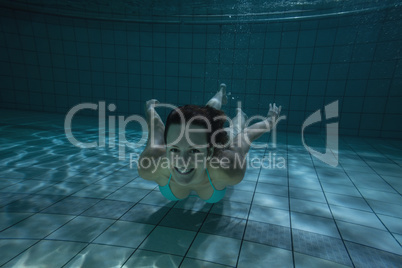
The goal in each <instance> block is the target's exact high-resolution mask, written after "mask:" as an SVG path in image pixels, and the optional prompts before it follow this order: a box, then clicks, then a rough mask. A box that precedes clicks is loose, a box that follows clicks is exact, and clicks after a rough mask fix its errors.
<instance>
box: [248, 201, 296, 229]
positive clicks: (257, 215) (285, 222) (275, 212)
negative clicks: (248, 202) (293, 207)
mask: <svg viewBox="0 0 402 268" xmlns="http://www.w3.org/2000/svg"><path fill="white" fill-rule="evenodd" d="M248 219H249V220H251V221H259V222H264V223H270V224H276V225H281V226H285V227H290V219H289V211H286V210H282V209H276V208H268V207H262V206H257V205H252V207H251V211H250V216H249V218H248Z"/></svg>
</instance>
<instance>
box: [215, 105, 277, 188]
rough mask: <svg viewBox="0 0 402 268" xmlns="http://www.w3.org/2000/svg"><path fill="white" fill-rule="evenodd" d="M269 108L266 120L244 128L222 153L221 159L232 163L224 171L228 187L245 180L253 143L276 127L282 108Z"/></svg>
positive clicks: (272, 106)
mask: <svg viewBox="0 0 402 268" xmlns="http://www.w3.org/2000/svg"><path fill="white" fill-rule="evenodd" d="M269 107H270V109H269V112H268V115H267V117H266V118H265V119H264V120H262V121H260V122H258V123H255V124H253V125H251V126H249V127H247V128H244V129H243V130H242V131H241V132H240V133H238V135H237V136H236V137H234V138H233V140H232V143H231V145H230V147H229V148H228V149H227V150H223V151H222V153H221V155H220V159H227V162H228V163H230V164H229V165H228V168H226V169H223V170H224V175H222V177H223V178H225V179H224V180H225V181H226V183H227V185H235V184H237V183H240V182H241V181H242V180H243V177H244V174H245V172H246V168H247V163H246V161H245V158H246V156H247V153H248V151H249V150H250V147H251V144H252V142H253V141H255V140H256V139H258V138H259V137H261V136H262V135H263V134H264V133H266V132H268V131H270V130H271V129H272V128H273V127H275V124H276V120H277V119H278V117H279V114H280V112H281V108H282V107H281V106H279V107H277V106H276V105H275V104H274V105H271V104H270V105H269Z"/></svg>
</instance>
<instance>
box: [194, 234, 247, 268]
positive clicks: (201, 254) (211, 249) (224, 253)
mask: <svg viewBox="0 0 402 268" xmlns="http://www.w3.org/2000/svg"><path fill="white" fill-rule="evenodd" d="M240 244H241V240H238V239H233V238H228V237H223V236H218V235H210V234H203V233H199V234H198V235H197V237H196V238H195V240H194V242H193V244H192V245H191V247H190V249H189V251H188V253H187V256H188V257H190V258H194V259H199V260H205V261H209V262H214V263H218V264H223V265H228V266H235V265H236V262H237V258H236V257H234V256H237V255H238V254H239V250H240Z"/></svg>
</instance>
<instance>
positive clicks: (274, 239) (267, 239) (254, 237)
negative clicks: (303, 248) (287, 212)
mask: <svg viewBox="0 0 402 268" xmlns="http://www.w3.org/2000/svg"><path fill="white" fill-rule="evenodd" d="M244 240H246V241H250V242H255V243H259V244H264V245H267V246H273V247H279V248H283V249H287V250H291V248H292V245H291V243H292V239H291V236H290V228H288V227H283V226H279V225H275V224H269V223H262V222H256V221H248V222H247V228H246V233H245V236H244Z"/></svg>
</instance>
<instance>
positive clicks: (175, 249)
mask: <svg viewBox="0 0 402 268" xmlns="http://www.w3.org/2000/svg"><path fill="white" fill-rule="evenodd" d="M195 235H196V233H195V232H191V231H186V230H179V229H174V228H168V227H162V226H158V227H156V228H155V229H154V230H153V231H152V233H151V234H150V235H149V236H148V238H147V239H145V241H144V242H143V244H141V246H140V248H141V249H145V250H152V251H158V252H162V253H169V254H174V255H179V256H184V254H185V253H186V251H187V249H188V247H189V246H190V244H191V242H192V241H193V239H194V237H195Z"/></svg>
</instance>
